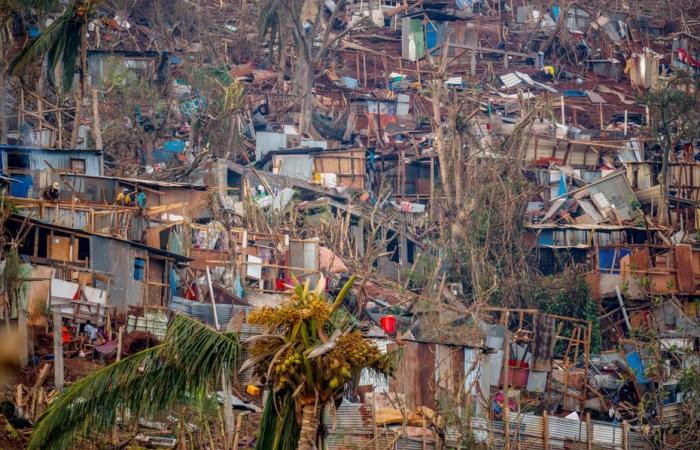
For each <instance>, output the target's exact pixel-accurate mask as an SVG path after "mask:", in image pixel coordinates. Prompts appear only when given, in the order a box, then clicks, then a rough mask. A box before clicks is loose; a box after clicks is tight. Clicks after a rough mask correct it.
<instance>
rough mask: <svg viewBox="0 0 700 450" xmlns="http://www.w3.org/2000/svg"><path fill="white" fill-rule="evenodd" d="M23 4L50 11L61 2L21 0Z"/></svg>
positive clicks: (38, 9)
mask: <svg viewBox="0 0 700 450" xmlns="http://www.w3.org/2000/svg"><path fill="white" fill-rule="evenodd" d="M22 3H23V4H24V5H23V6H26V7H28V8H34V9H36V10H37V11H41V12H51V11H53V10H54V9H56V7H57V6H58V5H59V4H60V3H61V2H60V0H22Z"/></svg>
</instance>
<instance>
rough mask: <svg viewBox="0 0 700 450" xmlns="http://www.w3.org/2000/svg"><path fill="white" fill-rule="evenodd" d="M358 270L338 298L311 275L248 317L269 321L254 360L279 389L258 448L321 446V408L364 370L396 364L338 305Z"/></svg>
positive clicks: (257, 339) (250, 363)
mask: <svg viewBox="0 0 700 450" xmlns="http://www.w3.org/2000/svg"><path fill="white" fill-rule="evenodd" d="M354 280H355V277H354V276H353V277H352V278H351V279H350V280H349V281H348V282H347V283H346V284H345V286H344V287H343V289H342V290H341V292H340V293H339V294H338V296H337V297H336V299H335V301H334V302H333V303H330V302H329V301H328V300H326V298H325V296H324V294H323V287H324V281H323V280H320V281H319V283H318V285H317V287H316V289H315V290H313V291H310V290H309V281H308V280H307V281H306V282H305V283H304V284H303V285H299V284H297V285H296V286H295V287H294V290H293V292H292V295H291V297H290V298H289V299H288V300H287V301H286V302H284V303H283V304H282V305H280V306H278V307H275V308H271V307H265V308H261V309H260V310H257V311H254V312H253V313H251V315H250V317H249V321H250V322H251V323H254V324H258V325H264V326H267V327H268V331H267V333H265V334H262V335H260V336H254V337H253V338H250V339H248V340H247V341H246V342H245V344H246V346H247V347H248V348H249V352H250V355H251V357H250V359H249V360H247V361H246V362H245V363H244V364H243V366H242V367H241V371H243V370H245V369H246V368H248V367H252V368H253V369H254V372H255V373H256V375H258V376H259V377H261V379H262V380H263V381H264V382H266V384H267V385H268V386H269V387H270V388H271V389H272V394H271V395H269V396H268V399H267V402H266V404H265V409H264V411H263V417H262V421H261V424H260V430H259V433H258V442H257V446H256V449H258V450H263V449H264V450H291V449H294V448H298V449H301V450H310V449H316V448H317V438H318V430H319V425H320V419H321V412H322V411H323V408H324V406H325V405H326V404H328V403H329V402H331V401H334V400H336V399H337V398H338V397H340V396H341V395H342V393H343V392H344V391H345V389H346V383H348V382H350V381H352V380H356V379H357V377H358V376H359V374H360V372H361V371H362V369H365V368H368V369H370V370H375V371H377V372H379V373H383V374H388V373H390V372H391V371H392V367H393V364H392V361H391V359H392V358H391V356H393V355H388V356H387V355H382V354H381V352H380V351H379V349H378V348H377V346H376V345H375V344H374V343H373V342H372V341H370V340H368V339H366V338H365V337H363V336H362V334H361V332H360V331H359V330H354V329H352V328H351V327H349V326H347V325H346V324H344V323H343V320H341V319H342V315H341V314H339V313H338V311H337V309H338V306H339V305H340V304H341V303H342V301H343V298H344V297H345V295H346V294H347V292H348V291H349V290H350V287H351V286H352V284H353V281H354Z"/></svg>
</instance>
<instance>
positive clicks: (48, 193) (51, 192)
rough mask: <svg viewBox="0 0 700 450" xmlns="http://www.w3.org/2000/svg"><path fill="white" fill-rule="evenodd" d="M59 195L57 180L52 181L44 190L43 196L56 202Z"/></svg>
mask: <svg viewBox="0 0 700 450" xmlns="http://www.w3.org/2000/svg"><path fill="white" fill-rule="evenodd" d="M60 196H61V189H60V185H59V184H58V182H55V183H53V184H52V185H51V187H49V188H48V189H46V190H45V191H44V198H45V199H46V200H51V201H52V202H57V201H58V199H59V197H60Z"/></svg>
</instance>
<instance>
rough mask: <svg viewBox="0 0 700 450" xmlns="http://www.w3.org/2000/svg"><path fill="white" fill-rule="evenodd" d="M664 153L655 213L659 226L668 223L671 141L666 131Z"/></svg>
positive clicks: (664, 225)
mask: <svg viewBox="0 0 700 450" xmlns="http://www.w3.org/2000/svg"><path fill="white" fill-rule="evenodd" d="M664 140H665V142H664V155H663V160H662V161H661V173H660V174H659V177H658V180H659V186H661V189H660V192H661V193H660V198H659V209H658V213H657V217H656V219H657V221H658V223H659V225H660V226H662V227H666V226H668V225H669V206H668V184H669V183H668V182H669V176H668V159H669V158H670V156H671V147H672V146H673V143H672V142H671V136H670V135H669V134H668V133H665V134H664Z"/></svg>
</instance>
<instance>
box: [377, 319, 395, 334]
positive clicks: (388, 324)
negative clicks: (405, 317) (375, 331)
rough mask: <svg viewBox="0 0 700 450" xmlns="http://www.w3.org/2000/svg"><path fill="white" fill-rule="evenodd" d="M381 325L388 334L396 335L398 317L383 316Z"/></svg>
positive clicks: (380, 320)
mask: <svg viewBox="0 0 700 450" xmlns="http://www.w3.org/2000/svg"><path fill="white" fill-rule="evenodd" d="M379 325H381V327H382V329H383V330H384V332H385V333H386V334H394V333H396V317H394V316H391V315H389V316H382V317H381V318H380V319H379Z"/></svg>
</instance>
